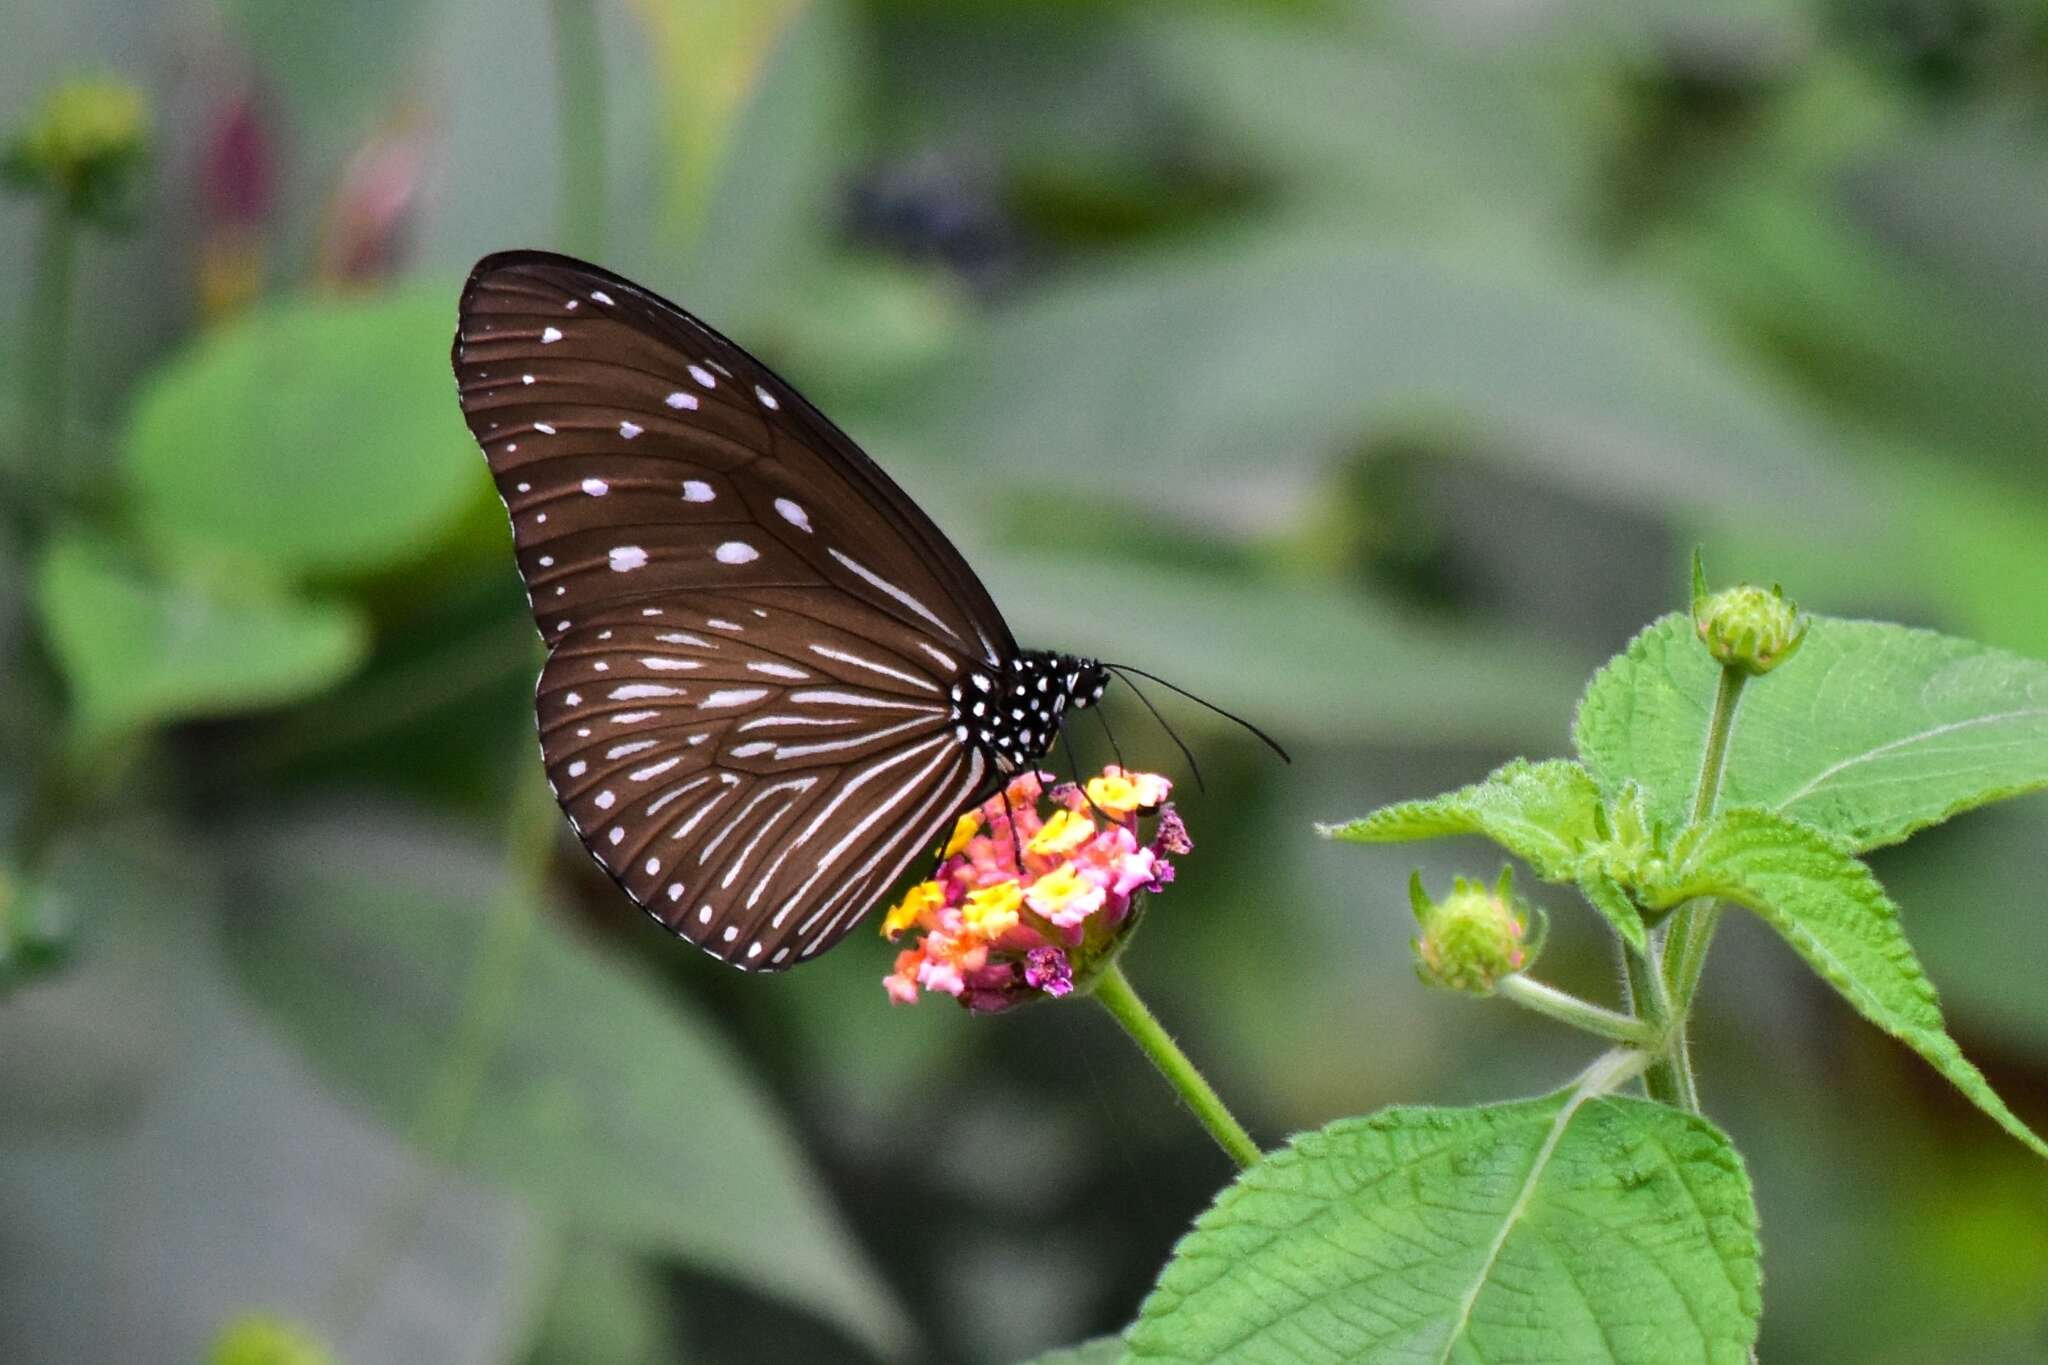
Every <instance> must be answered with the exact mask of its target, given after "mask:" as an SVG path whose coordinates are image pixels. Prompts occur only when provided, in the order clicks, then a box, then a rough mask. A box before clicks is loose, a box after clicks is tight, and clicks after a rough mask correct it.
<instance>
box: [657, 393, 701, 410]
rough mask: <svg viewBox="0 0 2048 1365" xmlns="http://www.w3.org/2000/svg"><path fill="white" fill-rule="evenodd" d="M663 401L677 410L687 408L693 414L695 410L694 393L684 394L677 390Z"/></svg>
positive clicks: (695, 398) (695, 400) (695, 399)
mask: <svg viewBox="0 0 2048 1365" xmlns="http://www.w3.org/2000/svg"><path fill="white" fill-rule="evenodd" d="M663 401H665V402H666V403H667V404H668V405H669V406H670V407H672V408H676V409H678V410H680V409H683V408H688V409H690V410H691V411H692V412H694V411H696V408H697V395H696V394H694V393H684V392H683V391H682V390H681V389H677V390H676V391H675V392H674V393H672V394H670V395H669V396H668V397H667V398H666V399H665V400H663Z"/></svg>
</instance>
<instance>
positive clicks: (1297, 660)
mask: <svg viewBox="0 0 2048 1365" xmlns="http://www.w3.org/2000/svg"><path fill="white" fill-rule="evenodd" d="M975 560H976V563H977V565H978V566H979V567H980V568H981V569H982V570H983V577H984V579H985V580H986V581H987V583H988V584H989V586H990V588H991V589H992V590H993V591H994V592H995V594H996V596H997V597H998V598H999V599H1000V600H1001V601H1002V603H1003V608H1004V613H1005V615H1007V616H1008V617H1009V619H1010V621H1011V623H1012V624H1013V625H1015V626H1016V628H1017V632H1018V634H1019V636H1020V637H1023V638H1025V639H1036V640H1057V641H1059V642H1060V646H1061V647H1062V648H1065V649H1075V650H1083V651H1088V652H1092V653H1094V654H1096V655H1097V656H1099V657H1102V658H1109V659H1114V660H1116V661H1118V662H1119V663H1129V664H1135V665H1137V666H1138V667H1140V668H1146V669H1151V670H1153V671H1156V672H1159V673H1162V674H1165V675H1166V676H1168V677H1170V678H1172V679H1173V680H1174V682H1176V683H1178V684H1180V685H1181V686H1183V687H1186V688H1189V689H1190V690H1192V691H1195V692H1198V693H1201V694H1202V695H1203V696H1205V697H1210V698H1212V699H1214V700H1215V701H1216V702H1217V703H1218V704H1220V705H1224V706H1228V707H1230V708H1231V709H1232V710H1236V711H1242V712H1244V713H1246V714H1249V715H1250V716H1252V717H1253V718H1254V719H1256V720H1258V721H1259V722H1261V723H1262V724H1263V723H1271V724H1273V725H1275V726H1280V727H1284V728H1286V729H1290V730H1293V731H1294V732H1296V733H1301V734H1313V735H1318V736H1322V737H1324V738H1332V739H1334V738H1345V739H1369V740H1377V741H1384V742H1396V743H1398V742H1413V741H1419V740H1423V739H1427V738H1431V737H1438V738H1441V737H1455V738H1457V739H1459V740H1461V741H1471V740H1474V739H1477V738H1482V737H1483V738H1486V739H1491V740H1496V741H1500V742H1503V743H1507V744H1520V743H1524V742H1532V741H1533V740H1534V739H1536V738H1537V737H1538V736H1540V735H1541V734H1542V733H1543V732H1544V731H1546V730H1548V729H1549V727H1550V726H1552V725H1554V724H1555V720H1554V717H1555V716H1556V714H1557V710H1556V709H1555V708H1557V707H1561V706H1563V705H1565V704H1566V702H1565V698H1567V697H1568V696H1569V695H1570V693H1571V691H1572V689H1573V687H1574V686H1575V685H1576V681H1575V675H1580V676H1582V672H1581V670H1580V669H1579V668H1576V667H1574V665H1573V664H1572V663H1571V661H1570V659H1569V658H1568V656H1567V655H1565V654H1564V653H1563V652H1562V651H1560V650H1558V649H1556V648H1553V647H1551V646H1548V645H1546V644H1544V643H1542V642H1538V641H1530V640H1526V639H1516V638H1515V637H1514V636H1512V635H1510V634H1508V633H1507V632H1505V631H1481V630H1458V629H1454V628H1450V627H1443V626H1431V625H1428V624H1426V623H1419V622H1416V621H1413V620H1409V619H1405V618H1404V617H1402V615H1401V614H1400V613H1398V612H1396V611H1394V610H1393V609H1392V608H1390V607H1389V606H1388V605H1387V604H1386V603H1384V602H1380V601H1376V600H1374V599H1372V598H1370V597H1367V596H1364V595H1361V594H1359V593H1355V592H1345V591H1342V590H1340V589H1337V588H1334V587H1330V586H1326V585H1323V584H1318V583H1315V582H1313V581H1310V582H1302V581H1299V580H1295V579H1289V578H1286V577H1274V578H1270V579H1266V580H1263V581H1262V580H1261V579H1260V578H1258V577H1257V576H1252V575H1245V574H1223V573H1217V572H1214V571H1204V570H1200V569H1180V570H1173V569H1163V568H1159V567H1156V566H1155V567H1148V566H1144V565H1139V564H1134V563H1129V562H1120V561H1118V560H1114V559H1111V558H1109V557H1107V556H1104V555H1101V554H1099V553H1098V554H1093V555H1089V554H1073V553H1069V554H1060V555H1025V554H1020V553H1014V552H1013V553H1000V552H999V553H996V554H977V555H976V557H975Z"/></svg>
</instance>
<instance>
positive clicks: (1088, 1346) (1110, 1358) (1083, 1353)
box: [1024, 1337, 1124, 1365]
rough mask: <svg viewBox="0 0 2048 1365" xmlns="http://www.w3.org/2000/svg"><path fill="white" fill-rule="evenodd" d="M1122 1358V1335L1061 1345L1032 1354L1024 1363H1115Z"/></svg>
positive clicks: (1089, 1364) (1106, 1364)
mask: <svg viewBox="0 0 2048 1365" xmlns="http://www.w3.org/2000/svg"><path fill="white" fill-rule="evenodd" d="M1123 1358H1124V1339H1123V1338H1122V1337H1097V1338H1095V1339H1094V1340H1093V1341H1084V1342H1082V1343H1081V1344H1080V1345H1079V1346H1062V1347H1060V1348H1059V1349H1058V1350H1056V1351H1047V1352H1046V1353H1045V1354H1044V1355H1042V1356H1033V1357H1031V1359H1030V1360H1028V1361H1026V1362H1024V1365H1117V1362H1118V1361H1120V1360H1122V1359H1123Z"/></svg>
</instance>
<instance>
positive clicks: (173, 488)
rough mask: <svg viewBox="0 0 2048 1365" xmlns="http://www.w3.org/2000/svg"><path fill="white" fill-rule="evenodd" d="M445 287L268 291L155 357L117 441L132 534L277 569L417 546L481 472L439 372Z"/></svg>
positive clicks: (337, 569)
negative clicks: (225, 323) (379, 294)
mask: <svg viewBox="0 0 2048 1365" xmlns="http://www.w3.org/2000/svg"><path fill="white" fill-rule="evenodd" d="M452 298H453V295H452V293H451V292H449V291H446V290H439V289H436V290H417V291H409V292H405V293H400V294H395V295H392V296H390V297H387V298H382V299H377V300H374V301H369V302H360V301H354V300H348V301H343V300H335V299H319V300H301V301H297V302H292V303H286V304H281V305H277V306H274V307H271V308H267V309H265V310H263V311H261V312H259V313H256V314H254V315H252V316H250V317H249V318H247V319H246V320H243V321H240V322H237V323H235V324H234V325H232V326H230V327H228V328H226V329H224V330H222V331H220V332H216V333H213V334H210V335H209V336H207V337H206V338H204V339H203V340H201V341H200V342H198V343H197V344H196V345H194V346H193V347H192V348H191V349H190V350H188V351H187V352H186V353H184V354H183V355H181V356H180V357H178V358H177V359H176V360H174V361H172V362H171V363H170V364H169V365H168V366H166V367H165V368H164V369H162V370H160V371H159V372H158V373H157V374H156V376H155V377H154V378H153V379H152V381H151V382H150V383H149V385H148V386H147V388H146V389H145V391H144V393H143V395H142V398H141V400H140V401H139V403H138V404H137V407H136V410H135V414H134V417H133V420H132V421H131V423H130V424H129V427H128V431H127V435H126V439H125V442H124V447H123V451H122V455H123V459H124V461H125V465H126V470H127V475H128V478H129V481H130V483H131V485H132V487H133V489H134V493H135V511H136V514H137V517H138V519H139V520H140V522H141V523H142V528H143V530H144V532H145V533H146V534H147V535H149V536H150V537H152V538H153V539H155V540H157V541H159V542H161V543H166V544H169V545H171V546H174V547H176V548H177V549H178V550H179V551H180V552H181V554H182V555H183V556H185V557H202V556H203V557H212V558H217V559H221V560H224V561H226V562H228V563H231V564H239V563H247V562H252V561H253V562H255V563H258V564H262V565H268V566H271V567H273V568H274V569H276V570H278V571H283V572H287V573H318V574H352V573H366V572H369V571H372V570H376V569H380V568H385V567H388V566H390V565H392V564H394V563H398V562H401V561H403V560H405V559H407V558H410V557H413V556H417V555H419V554H421V553H423V552H425V551H426V550H428V549H430V548H431V547H432V546H433V544H434V543H435V541H436V539H437V538H438V537H439V536H440V535H441V534H442V533H443V532H445V531H446V530H448V529H449V528H450V527H451V526H452V525H454V523H455V522H456V520H457V519H458V518H459V517H460V515H461V514H462V511H463V510H464V508H465V507H466V506H467V505H469V504H470V503H471V502H472V501H473V500H475V499H477V498H479V497H481V496H482V493H483V489H484V484H485V475H484V461H483V457H482V456H481V455H479V454H478V453H477V451H476V448H475V446H474V444H473V443H472V442H471V441H470V439H469V434H468V433H467V432H466V431H465V430H464V429H463V425H462V417H461V411H460V409H459V408H458V406H457V404H456V401H455V388H454V382H453V381H452V380H451V379H450V377H449V371H448V342H449V337H450V336H451V334H452V329H453V327H454V324H455V318H454V304H453V302H452Z"/></svg>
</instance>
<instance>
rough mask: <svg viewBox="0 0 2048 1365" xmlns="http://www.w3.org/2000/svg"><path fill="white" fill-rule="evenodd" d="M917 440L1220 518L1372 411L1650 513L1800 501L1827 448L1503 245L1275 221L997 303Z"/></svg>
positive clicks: (1672, 341) (1790, 416)
mask: <svg viewBox="0 0 2048 1365" xmlns="http://www.w3.org/2000/svg"><path fill="white" fill-rule="evenodd" d="M922 400H923V403H922V406H921V408H920V410H919V412H918V414H917V419H916V427H917V430H918V431H919V432H920V433H921V434H920V436H919V443H920V444H922V445H924V446H925V447H926V448H928V449H931V450H935V451H949V452H950V451H960V450H971V451H973V452H975V455H976V458H977V460H979V461H982V462H985V463H986V465H987V466H989V467H992V468H999V469H1003V470H1006V471H1009V472H1010V473H1012V474H1013V475H1015V476H1017V477H1020V478H1023V479H1027V480H1030V481H1033V482H1036V483H1057V484H1064V485H1067V486H1070V487H1073V488H1079V489H1085V490H1096V491H1102V492H1109V493H1113V494H1115V495H1118V496H1126V497H1135V498H1143V499H1146V500H1148V501H1150V502H1152V503H1160V502H1165V503H1167V504H1168V505H1178V506H1180V507H1183V508H1193V509H1195V510H1199V511H1202V512H1205V513H1207V514H1208V515H1210V516H1212V517H1222V518H1227V519H1230V520H1231V521H1233V522H1247V521H1250V522H1253V523H1256V521H1257V519H1259V518H1261V517H1264V518H1268V519H1270V518H1271V517H1272V516H1273V514H1274V511H1275V509H1276V508H1279V509H1283V510H1284V509H1287V508H1290V507H1293V508H1298V507H1299V506H1300V505H1302V504H1303V503H1305V501H1306V499H1307V497H1308V496H1309V495H1310V493H1311V491H1312V490H1313V489H1314V488H1315V487H1316V486H1317V485H1318V483H1319V481H1320V479H1321V478H1322V476H1323V473H1324V471H1325V469H1326V468H1327V466H1328V464H1329V462H1330V460H1331V459H1332V458H1333V457H1334V456H1336V455H1338V454H1341V453H1342V452H1343V451H1345V450H1346V449H1349V448H1351V447H1352V446H1353V445H1355V443H1356V441H1357V439H1358V438H1359V436H1360V435H1361V434H1362V433H1363V432H1365V431H1367V430H1369V429H1370V428H1372V427H1373V426H1374V425H1375V424H1376V423H1385V422H1412V421H1413V420H1415V419H1416V418H1417V417H1418V415H1422V416H1426V417H1428V418H1430V419H1443V418H1446V417H1448V418H1449V419H1450V420H1451V421H1453V422H1457V423H1461V424H1464V425H1466V426H1468V427H1470V428H1474V429H1476V430H1477V431H1478V432H1479V433H1481V434H1482V435H1483V436H1484V438H1485V439H1483V440H1481V441H1479V442H1477V443H1476V444H1477V445H1478V446H1480V447H1486V446H1493V447H1496V448H1499V449H1503V450H1507V451H1512V453H1513V457H1514V459H1515V461H1516V464H1517V467H1518V468H1522V469H1526V468H1527V467H1529V466H1530V465H1531V464H1532V463H1534V464H1538V465H1540V466H1541V467H1542V470H1543V473H1544V475H1545V476H1547V477H1550V478H1553V479H1556V480H1558V481H1560V482H1563V483H1565V484H1568V485H1572V486H1576V487H1578V488H1581V489H1584V490H1586V491H1587V492H1588V493H1589V494H1591V495H1593V496H1597V497H1599V498H1601V499H1603V500H1609V501H1611V500H1616V499H1635V500H1639V501H1642V502H1644V503H1647V504H1650V505H1654V506H1655V507H1657V508H1659V509H1660V510H1664V511H1669V510H1671V509H1673V508H1674V507H1689V508H1695V509H1701V508H1706V507H1720V508H1725V507H1728V506H1739V505H1763V504H1765V503H1767V502H1769V501H1771V500H1773V499H1782V498H1786V497H1812V498H1815V499H1818V498H1819V497H1820V496H1821V494H1822V492H1823V489H1822V486H1821V482H1820V476H1821V472H1822V471H1821V467H1820V463H1819V460H1818V457H1816V456H1815V454H1814V451H1815V450H1816V449H1822V448H1824V447H1825V442H1824V440H1823V439H1822V438H1821V437H1820V436H1819V435H1818V434H1817V433H1816V432H1815V431H1813V430H1812V429H1811V428H1810V425H1809V423H1808V421H1807V420H1806V419H1805V418H1804V417H1803V416H1802V415H1801V414H1799V413H1798V412H1797V411H1796V410H1795V409H1791V408H1788V407H1786V406H1784V405H1782V404H1780V403H1777V402H1774V401H1773V400H1771V399H1770V398H1768V397H1766V396H1764V393H1763V392H1761V391H1760V390H1759V386H1758V385H1757V384H1756V383H1755V381H1754V376H1752V375H1751V374H1749V373H1748V372H1747V371H1746V370H1745V369H1744V368H1743V366H1742V365H1741V363H1740V362H1738V361H1736V360H1735V359H1734V358H1732V357H1731V356H1730V355H1729V354H1727V353H1725V352H1724V351H1723V350H1722V349H1721V348H1719V347H1718V346H1717V345H1716V344H1715V343H1714V342H1713V341H1712V340H1711V339H1709V338H1708V337H1707V336H1705V335H1704V334H1703V333H1702V332H1701V331H1700V330H1699V329H1698V328H1697V326H1696V325H1694V324H1692V323H1691V322H1689V321H1688V320H1687V319H1686V318H1685V317H1684V316H1683V315H1682V314H1681V313H1679V312H1678V311H1676V310H1674V309H1673V308H1671V307H1670V306H1669V305H1668V303H1665V302H1662V301H1660V300H1658V299H1656V298H1654V297H1645V296H1642V295H1639V294H1635V293H1631V292H1628V291H1625V290H1623V291H1617V290H1616V289H1615V288H1614V287H1613V286H1612V285H1608V284H1602V283H1600V282H1597V281H1593V280H1590V279H1585V278H1579V279H1573V278H1571V277H1570V268H1569V267H1568V266H1566V265H1564V264H1562V263H1560V262H1558V261H1554V260H1546V259H1542V258H1540V256H1539V257H1535V258H1532V257H1531V256H1530V255H1529V254H1528V253H1526V252H1522V251H1510V252H1502V251H1498V250H1486V251H1480V250H1473V251H1471V252H1469V253H1467V254H1463V255H1446V254H1445V253H1442V252H1438V251H1433V250H1424V249H1411V248H1403V247H1392V246H1387V245H1384V244H1373V245H1361V244H1360V243H1359V241H1358V239H1357V235H1356V233H1355V232H1354V231H1350V230H1348V229H1347V230H1346V231H1343V232H1334V231H1330V230H1328V229H1307V230H1304V229H1293V228H1290V229H1286V230H1274V231H1271V232H1268V233H1266V234H1263V235H1260V236H1256V237H1253V238H1250V239H1232V240H1230V241H1228V242H1227V243H1222V244H1213V245H1209V246H1205V247H1203V248H1201V249H1199V250H1196V249H1189V250H1182V251H1177V252H1174V253H1171V254H1166V255H1157V254H1155V255H1151V256H1146V257H1142V258H1139V257H1133V258H1132V259H1129V260H1124V261H1120V262H1116V263H1114V268H1109V267H1104V268H1102V269H1099V270H1097V271H1096V272H1094V273H1093V274H1090V275H1087V276H1085V277H1079V278H1075V279H1072V280H1071V281H1069V282H1066V283H1063V284H1061V285H1058V286H1055V287H1052V288H1049V289H1047V290H1045V291H1043V292H1041V293H1039V294H1037V295H1035V296H1033V297H1032V298H1031V299H1030V300H1029V301H1027V302H1025V303H1023V304H1020V305H1018V306H1016V307H1014V308H1012V309H1011V310H1009V311H1008V312H1006V313H1003V314H1001V315H998V316H997V317H996V318H994V319H993V320H992V321H991V322H990V323H989V325H988V326H987V327H986V328H984V329H983V330H982V331H981V332H980V333H979V334H978V335H977V336H976V337H975V338H974V339H973V340H972V341H971V342H970V343H969V344H968V345H967V346H966V347H965V348H964V349H963V353H962V355H961V357H960V359H959V360H958V361H957V362H956V363H954V364H952V365H949V366H947V367H946V370H945V372H944V373H942V374H938V375H934V376H933V378H932V380H931V382H930V383H929V384H928V385H927V386H926V390H925V392H924V394H923V395H922Z"/></svg>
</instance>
